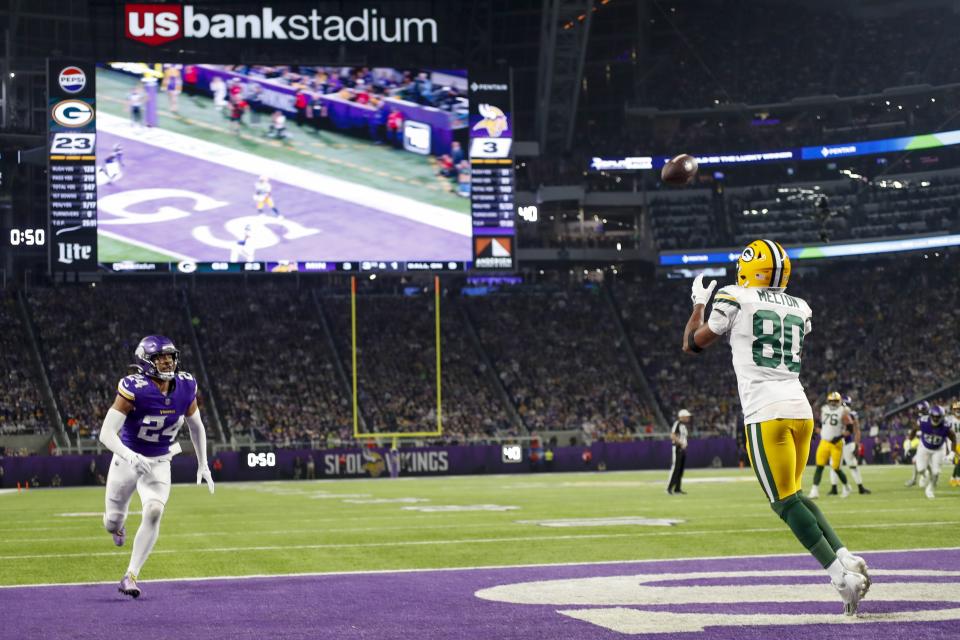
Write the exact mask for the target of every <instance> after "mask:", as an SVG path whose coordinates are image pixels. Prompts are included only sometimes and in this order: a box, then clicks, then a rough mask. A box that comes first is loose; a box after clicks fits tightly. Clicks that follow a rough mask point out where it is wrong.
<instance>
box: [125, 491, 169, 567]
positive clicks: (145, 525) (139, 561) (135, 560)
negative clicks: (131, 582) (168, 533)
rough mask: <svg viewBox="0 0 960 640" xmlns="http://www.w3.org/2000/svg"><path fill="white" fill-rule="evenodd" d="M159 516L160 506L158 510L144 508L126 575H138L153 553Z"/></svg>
mask: <svg viewBox="0 0 960 640" xmlns="http://www.w3.org/2000/svg"><path fill="white" fill-rule="evenodd" d="M154 504H155V503H154ZM161 515H163V506H162V505H160V507H159V509H157V508H156V507H151V506H147V507H144V510H143V520H141V522H140V526H139V527H138V528H137V535H136V536H135V537H134V539H133V553H132V554H131V555H130V564H129V565H128V566H127V573H132V574H133V575H134V576H138V575H140V570H141V569H142V568H143V565H144V564H145V563H146V562H147V557H148V556H149V555H150V552H151V551H153V545H155V544H156V543H157V537H158V536H159V535H160V516H161Z"/></svg>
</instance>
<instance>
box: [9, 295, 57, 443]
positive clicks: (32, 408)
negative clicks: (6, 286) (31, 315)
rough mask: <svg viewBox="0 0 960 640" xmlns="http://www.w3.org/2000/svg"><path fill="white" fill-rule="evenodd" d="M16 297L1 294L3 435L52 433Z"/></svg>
mask: <svg viewBox="0 0 960 640" xmlns="http://www.w3.org/2000/svg"><path fill="white" fill-rule="evenodd" d="M29 344H30V341H29V339H28V335H27V332H26V329H25V328H24V326H23V323H22V322H21V320H20V313H19V311H18V309H17V298H16V295H15V294H12V293H9V292H6V291H0V380H2V381H3V384H2V385H0V435H13V434H18V433H43V432H46V431H49V430H50V421H49V420H48V419H47V415H46V410H45V409H44V406H43V398H42V397H41V395H40V389H39V387H38V386H37V385H36V384H35V381H34V380H33V376H31V375H30V374H29V372H30V371H33V368H34V367H33V363H32V362H31V354H30V347H29Z"/></svg>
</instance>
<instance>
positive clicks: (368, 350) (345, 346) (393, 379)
mask: <svg viewBox="0 0 960 640" xmlns="http://www.w3.org/2000/svg"><path fill="white" fill-rule="evenodd" d="M324 307H325V311H326V312H327V314H328V317H330V318H331V325H332V330H333V333H334V335H335V337H336V342H337V346H338V349H339V351H340V355H341V359H342V361H343V362H344V363H345V366H346V368H347V372H348V375H349V374H350V372H351V369H350V361H351V351H352V350H351V326H350V321H351V315H350V303H349V299H348V298H328V299H326V300H325V302H324ZM440 313H441V321H440V326H441V340H442V342H441V347H440V354H441V375H442V387H441V389H442V424H443V437H442V438H443V439H444V440H446V441H456V442H463V441H465V440H467V439H471V438H474V439H475V438H483V437H486V436H495V435H501V436H503V435H516V429H515V428H513V426H512V425H511V421H510V417H509V416H508V415H507V413H506V410H505V408H504V407H503V404H502V403H501V402H500V399H499V398H498V397H497V395H496V392H495V390H494V388H493V386H492V382H491V376H490V373H489V372H488V371H487V366H486V364H484V362H483V360H482V358H481V357H480V355H479V354H478V353H477V351H476V349H475V347H474V345H473V344H472V343H471V341H470V338H469V334H468V333H467V328H466V327H465V326H464V321H463V319H462V317H461V316H460V314H459V312H458V311H457V309H456V307H455V306H454V303H453V302H452V301H441V304H440ZM434 321H435V307H434V300H433V296H432V294H431V295H427V294H424V295H417V296H397V295H376V294H366V295H365V294H363V293H361V294H360V295H358V298H357V354H358V355H357V358H358V362H357V380H358V386H359V390H360V403H361V407H362V408H363V411H364V413H365V415H366V417H367V418H368V420H369V421H370V423H371V424H368V425H367V428H368V430H371V431H386V432H397V431H399V432H417V431H420V432H431V431H435V430H436V428H437V413H436V407H437V382H436V370H437V368H436V357H437V352H436V347H435V336H436V331H435V327H434Z"/></svg>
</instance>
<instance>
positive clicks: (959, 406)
mask: <svg viewBox="0 0 960 640" xmlns="http://www.w3.org/2000/svg"><path fill="white" fill-rule="evenodd" d="M950 408H951V409H952V410H953V415H955V416H957V417H958V418H960V400H954V401H953V405H952V406H951V407H950ZM957 446H958V447H960V443H958V444H957Z"/></svg>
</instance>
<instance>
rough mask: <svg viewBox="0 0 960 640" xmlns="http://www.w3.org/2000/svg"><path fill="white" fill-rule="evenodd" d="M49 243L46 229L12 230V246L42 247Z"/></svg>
mask: <svg viewBox="0 0 960 640" xmlns="http://www.w3.org/2000/svg"><path fill="white" fill-rule="evenodd" d="M46 243H47V231H46V229H10V246H11V247H19V246H20V245H23V246H27V247H42V246H43V245H45V244H46Z"/></svg>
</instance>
